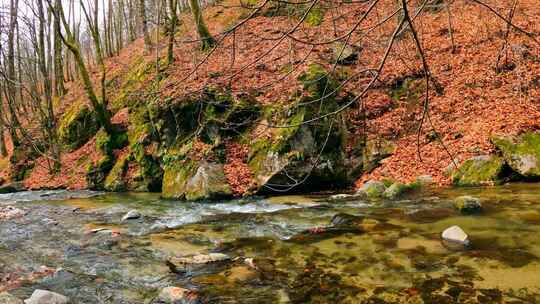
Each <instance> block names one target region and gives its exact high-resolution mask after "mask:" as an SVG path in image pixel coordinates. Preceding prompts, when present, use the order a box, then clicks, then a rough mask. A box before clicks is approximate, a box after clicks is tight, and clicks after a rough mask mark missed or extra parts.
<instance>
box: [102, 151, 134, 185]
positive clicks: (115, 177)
mask: <svg viewBox="0 0 540 304" xmlns="http://www.w3.org/2000/svg"><path fill="white" fill-rule="evenodd" d="M127 167H128V162H127V157H126V156H124V157H121V158H120V159H119V160H118V161H117V162H116V163H115V164H114V166H113V167H112V169H111V171H110V172H109V175H107V178H106V179H105V183H104V187H105V190H107V191H115V192H119V191H126V190H127V186H126V182H125V180H124V176H125V173H126V170H127Z"/></svg>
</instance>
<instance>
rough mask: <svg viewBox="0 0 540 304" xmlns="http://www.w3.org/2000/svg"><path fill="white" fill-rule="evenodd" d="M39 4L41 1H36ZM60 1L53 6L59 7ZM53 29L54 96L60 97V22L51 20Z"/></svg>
mask: <svg viewBox="0 0 540 304" xmlns="http://www.w3.org/2000/svg"><path fill="white" fill-rule="evenodd" d="M37 1H38V2H41V1H42V0H37ZM60 1H61V0H55V6H56V7H59V5H60V4H59V3H60ZM53 27H54V30H53V31H54V35H53V37H54V95H55V96H62V95H64V94H65V92H66V89H65V88H64V63H63V60H62V40H61V39H60V36H59V34H58V33H60V21H59V20H58V19H57V18H53Z"/></svg>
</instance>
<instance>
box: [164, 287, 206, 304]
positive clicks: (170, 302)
mask: <svg viewBox="0 0 540 304" xmlns="http://www.w3.org/2000/svg"><path fill="white" fill-rule="evenodd" d="M158 301H159V302H160V303H166V304H176V303H183V304H193V303H198V302H199V301H198V297H197V293H196V292H195V291H193V290H190V289H186V288H181V287H175V286H168V287H165V288H163V289H162V290H161V291H160V292H159V295H158Z"/></svg>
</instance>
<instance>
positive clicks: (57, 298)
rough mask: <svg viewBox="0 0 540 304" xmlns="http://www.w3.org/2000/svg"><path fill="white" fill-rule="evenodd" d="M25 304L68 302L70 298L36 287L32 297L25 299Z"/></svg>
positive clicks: (61, 303) (58, 303)
mask: <svg viewBox="0 0 540 304" xmlns="http://www.w3.org/2000/svg"><path fill="white" fill-rule="evenodd" d="M24 303H25V304H67V303H69V299H68V298H67V297H66V296H63V295H61V294H59V293H56V292H52V291H48V290H42V289H36V290H34V292H33V293H32V296H30V298H28V299H26V300H24Z"/></svg>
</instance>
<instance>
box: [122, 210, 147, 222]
mask: <svg viewBox="0 0 540 304" xmlns="http://www.w3.org/2000/svg"><path fill="white" fill-rule="evenodd" d="M141 216H142V215H141V213H140V212H139V211H137V210H130V211H129V212H128V213H126V215H124V217H122V222H124V221H127V220H135V219H138V218H140V217H141Z"/></svg>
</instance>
